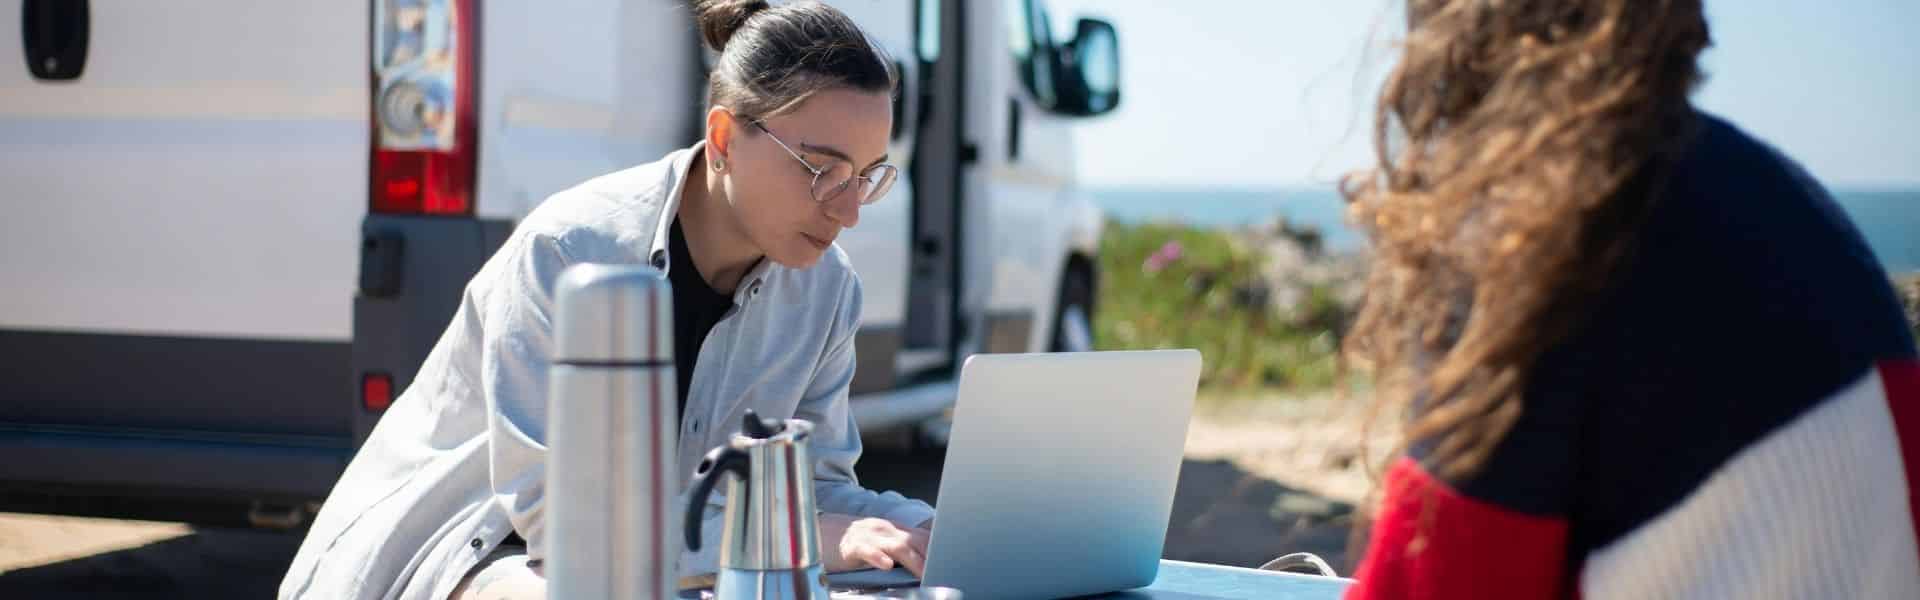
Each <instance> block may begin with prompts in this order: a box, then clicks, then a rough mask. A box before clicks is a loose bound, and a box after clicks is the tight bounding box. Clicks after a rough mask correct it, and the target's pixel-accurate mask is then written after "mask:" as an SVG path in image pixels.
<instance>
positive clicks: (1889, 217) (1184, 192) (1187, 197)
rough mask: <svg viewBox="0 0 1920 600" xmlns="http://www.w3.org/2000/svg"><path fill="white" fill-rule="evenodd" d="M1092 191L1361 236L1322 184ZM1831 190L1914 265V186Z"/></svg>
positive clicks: (1156, 215)
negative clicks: (1282, 220)
mask: <svg viewBox="0 0 1920 600" xmlns="http://www.w3.org/2000/svg"><path fill="white" fill-rule="evenodd" d="M1093 195H1094V200H1095V201H1096V202H1098V203H1099V204H1100V205H1101V207H1103V208H1105V209H1106V210H1107V216H1109V217H1111V218H1113V219H1116V220H1119V221H1122V222H1130V223H1137V222H1142V221H1154V220H1173V221H1180V222H1185V223H1190V224H1194V225H1202V226H1211V227H1219V226H1239V225H1251V224H1256V223H1262V222H1266V221H1269V220H1271V219H1274V218H1276V217H1283V218H1285V219H1287V221H1288V222H1290V223H1296V224H1304V225H1312V226H1315V227H1317V228H1319V229H1320V230H1321V231H1322V232H1324V233H1326V236H1327V237H1326V239H1327V243H1328V245H1329V246H1331V247H1333V248H1335V249H1352V248H1357V247H1359V246H1360V245H1362V244H1364V243H1365V240H1363V239H1362V238H1361V237H1360V235H1359V234H1358V233H1357V232H1355V231H1354V230H1353V229H1351V228H1349V227H1347V224H1346V208H1345V204H1344V203H1343V202H1342V201H1341V200H1340V195H1339V193H1338V192H1336V191H1334V190H1333V189H1332V188H1330V187H1329V188H1270V189H1261V188H1223V189H1207V188H1178V187H1168V188H1160V187H1117V188H1104V189H1096V190H1094V192H1093ZM1833 196H1834V201H1836V202H1838V203H1839V204H1840V206H1841V208H1843V209H1845V210H1846V211H1847V216H1848V217H1850V218H1852V219H1853V224H1854V226H1855V227H1857V228H1859V229H1860V233H1861V234H1862V235H1863V236H1865V237H1866V238H1867V244H1868V245H1869V246H1872V247H1873V252H1874V255H1875V256H1877V257H1879V259H1880V262H1881V264H1882V265H1885V266H1886V268H1887V270H1888V271H1889V272H1895V273H1905V272H1916V271H1920V189H1879V190H1867V189H1854V190H1848V189H1840V190H1835V191H1834V192H1833Z"/></svg>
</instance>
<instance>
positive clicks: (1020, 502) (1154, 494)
mask: <svg viewBox="0 0 1920 600" xmlns="http://www.w3.org/2000/svg"><path fill="white" fill-rule="evenodd" d="M1199 380H1200V353H1199V352H1197V351H1194V350H1156V351H1144V352H1081V353H1067V354H984V355H978V356H974V357H971V358H968V359H967V362H966V364H965V365H964V366H962V367H961V371H960V395H959V399H958V401H957V403H956V406H955V409H954V423H953V435H952V437H951V438H950V441H949V443H948V449H947V461H946V466H945V469H944V471H943V472H942V474H941V477H940V496H939V498H938V502H936V505H937V506H938V507H939V511H940V514H939V518H938V521H937V523H936V525H935V527H934V531H933V539H932V540H931V541H930V542H929V545H928V548H927V569H926V577H925V580H924V585H927V586H944V587H951V588H957V589H959V590H960V591H961V592H962V593H964V594H966V598H968V600H991V599H994V598H1057V597H1063V596H1079V595H1086V594H1097V593H1102V592H1111V591H1116V590H1124V589H1130V588H1136V587H1142V586H1146V585H1150V584H1152V583H1153V579H1154V576H1155V575H1156V574H1157V573H1158V572H1159V566H1160V552H1161V550H1162V546H1163V545H1164V544H1165V542H1166V533H1167V519H1168V517H1169V515H1170V514H1171V511H1172V509H1173V490H1174V485H1175V483H1176V482H1177V480H1178V479H1179V476H1180V458H1181V455H1182V453H1183V450H1184V449H1185V446H1186V440H1187V423H1188V421H1189V420H1190V419H1191V417H1192V414H1193V397H1194V392H1195V388H1196V386H1197V385H1198V384H1199ZM904 573H906V571H905V570H902V569H896V570H894V571H892V572H871V571H870V572H865V573H851V574H842V575H836V576H834V577H832V578H831V579H832V585H833V587H835V588H836V589H845V588H861V589H874V588H876V587H885V586H886V585H891V584H902V583H911V581H912V580H911V578H910V577H911V576H908V578H907V579H906V581H904V582H901V581H892V582H889V581H887V579H888V578H890V577H891V578H898V577H899V576H900V575H902V574H904Z"/></svg>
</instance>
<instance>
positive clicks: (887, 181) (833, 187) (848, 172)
mask: <svg viewBox="0 0 1920 600" xmlns="http://www.w3.org/2000/svg"><path fill="white" fill-rule="evenodd" d="M752 123H753V126H754V127H757V128H759V129H760V131H761V132H764V133H766V134H767V137H770V138H773V143H775V144H779V145H780V147H781V148H782V149H784V150H786V151H787V154H791V155H793V159H794V160H797V161H800V164H801V165H803V166H805V167H807V171H809V172H811V173H813V187H812V188H811V191H812V192H813V201H814V202H826V201H828V200H833V199H835V198H839V197H840V194H842V193H845V192H846V191H847V190H848V189H849V188H852V187H853V182H854V180H856V179H857V180H862V181H865V182H866V183H867V186H866V194H865V195H862V196H860V203H861V204H873V203H875V202H879V201H880V198H882V197H885V196H886V195H887V190H889V189H892V188H893V180H894V179H896V178H898V177H899V175H900V169H897V168H894V166H893V165H888V164H878V165H874V166H871V167H867V171H866V173H863V174H860V175H855V174H854V173H853V165H852V164H851V163H848V162H847V161H844V160H839V159H830V160H828V162H827V164H826V166H821V167H816V166H813V163H810V162H807V159H805V158H802V157H801V156H800V153H799V152H795V151H793V147H792V146H788V145H787V143H786V142H783V141H781V140H780V136H777V135H774V134H773V130H771V129H767V126H766V124H765V123H762V122H760V121H758V120H755V121H752Z"/></svg>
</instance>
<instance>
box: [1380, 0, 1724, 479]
mask: <svg viewBox="0 0 1920 600" xmlns="http://www.w3.org/2000/svg"><path fill="white" fill-rule="evenodd" d="M1407 10H1408V13H1407V14H1409V15H1411V16H1412V19H1411V27H1409V31H1408V33H1407V37H1406V40H1405V43H1404V47H1403V48H1402V53H1401V56H1400V57H1399V58H1400V60H1399V64H1398V65H1396V66H1395V68H1394V70H1393V72H1392V74H1391V75H1390V76H1389V78H1388V79H1387V82H1386V85H1385V87H1384V89H1383V91H1382V92H1381V96H1380V102H1379V106H1378V109H1377V113H1376V116H1375V123H1374V127H1375V137H1374V145H1375V148H1376V165H1375V166H1374V168H1373V169H1371V170H1369V171H1366V172H1362V173H1357V174H1355V175H1354V176H1351V177H1350V178H1349V179H1348V180H1347V181H1346V183H1345V184H1344V185H1343V191H1344V192H1345V193H1346V195H1347V197H1348V200H1349V206H1348V216H1349V219H1350V220H1351V221H1352V222H1353V223H1354V224H1356V225H1357V226H1359V227H1360V228H1362V229H1364V230H1366V231H1367V232H1368V233H1369V235H1370V237H1371V239H1372V244H1373V250H1374V252H1375V257H1374V261H1373V265H1372V270H1371V272H1370V273H1369V275H1368V280H1367V283H1366V294H1365V300H1364V301H1363V303H1362V305H1361V308H1360V312H1359V315H1358V316H1357V318H1356V322H1355V324H1354V327H1353V329H1352V331H1351V332H1350V334H1349V335H1348V336H1347V338H1346V339H1345V344H1344V345H1345V352H1344V355H1345V358H1346V359H1347V361H1348V362H1349V363H1351V364H1353V365H1355V366H1358V367H1362V368H1366V369H1369V370H1371V371H1373V373H1374V375H1375V393H1376V404H1375V407H1376V410H1377V412H1376V413H1375V415H1376V417H1377V418H1386V419H1401V420H1403V421H1404V422H1405V423H1406V430H1405V433H1404V438H1403V439H1404V441H1403V442H1402V443H1401V446H1400V451H1404V449H1405V448H1406V446H1407V444H1409V443H1419V444H1421V445H1422V447H1423V448H1431V451H1430V452H1427V453H1426V455H1425V456H1424V461H1425V464H1426V466H1427V467H1428V468H1429V469H1432V470H1433V471H1434V472H1435V473H1437V474H1439V475H1441V476H1442V477H1458V476H1464V475H1468V474H1471V473H1472V472H1474V471H1475V470H1477V469H1478V468H1479V467H1480V465H1481V464H1482V463H1483V462H1484V461H1485V459H1486V456H1487V455H1488V453H1489V452H1491V451H1492V449H1493V447H1494V446H1495V445H1496V444H1498V443H1499V442H1500V441H1501V440H1502V439H1503V438H1504V437H1505V436H1506V434H1507V432H1508V430H1509V429H1510V428H1511V427H1512V426H1513V423H1514V422H1515V420H1516V419H1518V418H1519V415H1520V411H1521V402H1520V398H1521V395H1522V394H1523V392H1524V390H1525V389H1526V386H1527V383H1528V376H1529V371H1530V369H1531V368H1532V367H1533V364H1534V362H1535V361H1536V360H1537V359H1538V358H1539V357H1540V356H1541V354H1542V353H1543V352H1544V351H1545V350H1546V349H1547V348H1549V347H1551V346H1553V345H1554V344H1556V343H1558V342H1560V341H1562V340H1563V339H1565V337H1566V336H1567V335H1568V334H1569V333H1570V331H1571V330H1573V329H1574V328H1576V327H1578V326H1579V324H1580V323H1582V322H1583V321H1584V319H1585V317H1586V314H1587V312H1588V309H1587V307H1588V305H1589V302H1590V300H1591V298H1592V297H1593V296H1594V295H1596V294H1598V293H1600V292H1601V291H1603V290H1604V287H1605V286H1606V285H1607V284H1608V282H1609V281H1610V280H1611V279H1613V274H1614V272H1615V271H1616V268H1617V267H1618V266H1620V264H1621V263H1622V262H1623V256H1625V255H1627V254H1628V253H1629V250H1630V249H1631V247H1632V245H1633V239H1634V232H1635V231H1636V230H1637V229H1638V223H1639V222H1640V217H1641V216H1643V215H1644V214H1645V213H1646V211H1647V210H1648V209H1649V208H1650V207H1651V206H1652V205H1653V203H1654V202H1655V196H1656V194H1655V191H1656V190H1658V188H1659V185H1658V177H1657V175H1658V172H1659V170H1660V169H1657V168H1653V167H1654V166H1656V165H1659V164H1663V163H1664V162H1665V160H1666V159H1665V158H1663V157H1667V156H1670V155H1672V154H1674V153H1675V152H1676V151H1677V148H1678V147H1679V145H1680V144H1681V143H1682V141H1683V140H1682V138H1683V137H1685V136H1686V134H1687V132H1688V131H1689V128H1690V126H1691V124H1692V123H1693V121H1694V118H1693V114H1694V113H1693V109H1692V107H1691V105H1690V103H1689V101H1688V95H1689V93H1690V92H1691V90H1692V88H1693V87H1694V85H1695V83H1696V82H1697V80H1698V79H1699V68H1698V66H1697V63H1696V59H1697V57H1698V56H1699V54H1700V52H1701V50H1702V49H1704V48H1706V47H1707V45H1708V44H1709V38H1708V33H1707V24H1706V20H1705V17H1704V16H1703V15H1702V11H1701V3H1700V0H1561V1H1555V0H1513V1H1506V2H1488V1H1485V0H1409V2H1408V6H1407Z"/></svg>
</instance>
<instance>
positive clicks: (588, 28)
mask: <svg viewBox="0 0 1920 600" xmlns="http://www.w3.org/2000/svg"><path fill="white" fill-rule="evenodd" d="M835 4H836V5H837V6H839V7H841V8H842V9H843V10H845V11H847V12H848V13H849V14H851V15H853V16H854V17H855V19H856V20H858V21H860V22H861V24H862V25H863V26H865V27H866V28H867V29H868V31H870V32H871V33H872V34H873V35H874V36H875V37H876V38H877V39H878V40H879V41H881V42H882V43H883V44H884V45H885V46H886V47H887V48H888V49H889V50H890V51H891V52H892V53H893V54H894V56H895V57H896V58H897V59H898V61H899V63H900V67H901V70H902V73H903V77H902V87H901V93H900V95H899V99H898V101H897V102H896V119H895V120H896V129H895V133H894V147H893V148H892V149H891V153H892V155H893V156H896V157H905V158H903V159H901V160H900V161H899V162H900V163H901V164H903V166H905V167H906V171H905V172H904V173H903V176H904V178H905V179H906V182H905V185H901V186H898V187H896V188H895V189H894V192H893V193H892V194H891V195H890V196H889V197H888V198H887V199H886V200H885V201H883V202H880V203H878V204H875V205H873V206H870V207H866V208H865V209H863V211H862V215H861V223H860V227H858V228H857V229H853V230H849V231H847V232H845V233H844V234H843V235H842V236H841V238H840V244H841V245H842V246H843V247H844V248H845V249H846V251H847V253H848V254H849V255H850V256H852V257H853V260H854V262H855V264H856V268H857V269H858V270H859V272H860V274H861V276H862V278H863V280H864V282H865V290H866V297H865V298H864V306H865V321H864V324H863V326H862V328H861V330H860V334H859V338H858V341H857V344H858V356H859V361H860V363H859V375H858V377H857V379H856V380H855V382H854V386H855V389H854V393H855V397H854V398H853V400H852V404H853V408H854V410H855V413H856V415H857V418H858V419H859V420H860V423H861V426H862V428H863V429H867V430H879V429H888V428H897V427H903V426H910V425H913V424H916V423H919V422H922V421H925V420H927V419H928V418H930V417H934V416H937V415H938V414H940V413H941V412H942V411H944V410H945V409H946V408H948V407H949V406H951V404H952V402H953V396H954V389H953V377H954V374H955V372H956V366H957V365H958V364H959V362H960V360H961V359H963V358H964V357H965V356H966V355H968V354H971V353H975V352H1008V351H1021V352H1025V351H1043V350H1049V349H1062V348H1084V347H1086V346H1088V345H1089V344H1090V334H1089V328H1088V318H1089V317H1088V316H1089V314H1090V313H1091V311H1092V309H1093V301H1094V293H1093V292H1094V289H1095V283H1096V277H1097V273H1096V272H1095V267H1094V265H1095V260H1094V257H1095V252H1096V251H1097V247H1098V238H1099V234H1100V227H1101V221H1102V217H1101V215H1100V213H1099V212H1098V211H1097V210H1096V209H1095V208H1094V207H1093V205H1092V204H1091V203H1090V201H1089V200H1088V198H1087V197H1086V195H1085V194H1084V192H1083V190H1081V189H1079V188H1077V187H1076V186H1075V184H1074V178H1073V172H1074V160H1075V158H1074V154H1073V142H1072V138H1071V137H1070V136H1069V131H1068V130H1069V128H1070V127H1072V126H1073V124H1074V122H1075V120H1076V119H1077V118H1080V117H1086V116H1091V115H1098V114H1101V113H1105V112H1107V111H1110V110H1112V109H1113V108H1114V107H1115V106H1116V105H1117V103H1118V100H1119V93H1118V72H1119V71H1118V55H1117V45H1116V44H1115V38H1114V35H1115V34H1114V31H1113V28H1112V27H1111V26H1110V25H1108V24H1106V23H1104V22H1101V21H1098V20H1090V19H1088V20H1081V21H1079V22H1078V28H1077V30H1076V36H1075V38H1074V39H1072V40H1070V41H1066V42H1056V41H1055V40H1054V39H1053V38H1052V35H1051V34H1052V28H1051V25H1050V23H1049V21H1048V15H1047V12H1046V9H1045V6H1044V5H1043V2H1042V0H989V1H976V2H963V1H961V0H838V1H836V2H835ZM0 15H20V16H21V18H22V23H21V24H20V26H19V27H12V26H8V27H0V182H4V183H0V194H4V196H5V199H6V208H7V217H6V218H5V219H4V220H0V257H4V258H0V282H4V285H5V287H6V289H7V291H6V292H5V293H0V456H4V457H6V459H5V460H0V511H4V510H12V511H34V512H61V513H74V514H99V515H108V516H130V517H144V518H157V519H174V520H190V521H198V522H214V523H219V522H238V521H239V520H240V518H241V517H242V516H248V517H250V520H251V522H254V523H256V524H273V523H277V524H282V525H286V524H292V523H296V522H297V519H298V517H299V515H300V514H301V511H302V510H303V509H302V508H301V507H303V506H305V505H306V504H307V503H309V502H312V501H315V500H318V499H321V498H323V497H324V496H325V495H326V493H327V491H328V490H329V489H330V488H331V486H332V485H333V481H334V479H335V478H336V477H338V475H339V474H340V471H341V470H342V469H343V468H344V467H345V465H346V463H347V460H348V459H349V458H350V457H351V455H352V453H353V452H354V449H355V448H356V447H357V446H358V444H359V443H360V441H361V440H363V439H364V438H365V436H366V434H367V432H368V431H369V430H370V429H371V428H372V427H373V425H374V423H375V422H376V421H377V420H378V419H379V417H380V414H381V412H382V411H383V410H384V409H385V408H386V406H387V405H388V404H389V403H390V402H391V401H392V399H393V398H395V397H397V396H398V393H399V391H400V390H401V389H403V388H404V387H405V386H407V385H408V384H409V383H410V380H411V378H412V376H413V373H414V371H415V370H416V368H417V367H418V366H419V364H420V362H421V361H422V360H423V359H424V358H425V356H426V354H427V351H428V350H429V349H430V348H431V347H432V345H433V343H434V342H435V341H436V340H437V339H438V337H439V335H440V333H441V332H442V331H443V330H444V329H445V327H446V325H447V319H448V318H449V317H450V316H451V314H452V311H453V308H454V307H455V306H456V305H457V303H458V300H459V296H460V294H461V292H462V288H463V286H464V285H465V284H466V281H467V279H468V278H469V277H471V276H472V274H473V273H474V271H476V270H477V269H478V268H479V266H480V264H481V262H482V261H484V260H485V259H486V258H487V257H488V256H489V255H490V254H491V253H492V252H493V250H494V249H495V248H496V247H498V246H499V244H500V243H501V242H502V241H503V240H504V239H505V238H506V236H507V234H508V233H509V232H510V231H511V230H512V228H513V226H514V223H515V222H516V220H517V219H519V218H520V217H521V216H523V215H525V214H527V212H528V211H529V210H531V209H532V208H533V206H534V205H535V204H537V203H538V202H540V201H541V200H542V199H543V198H545V197H546V196H548V195H549V194H552V193H554V192H556V191H559V190H561V189H565V188H566V187H569V186H571V185H573V184H575V183H577V182H580V181H583V180H585V179H587V178H589V177H592V176H594V175H597V174H601V173H606V172H610V171H614V170H618V169H621V168H624V167H628V166H631V165H634V164H640V163H644V162H647V161H651V160H653V159H655V158H657V157H659V156H661V155H663V154H665V153H666V152H668V151H669V150H672V149H674V148H678V147H683V146H686V145H688V144H690V143H691V142H692V141H694V140H696V139H698V136H699V125H700V120H699V117H700V114H701V110H700V109H701V108H702V105H703V100H702V97H701V96H702V94H703V92H704V89H705V84H704V79H703V71H704V69H703V66H702V65H703V61H704V60H706V53H705V52H704V51H702V50H701V49H700V45H699V43H698V40H697V39H696V37H695V32H694V27H693V21H692V16H691V14H690V13H689V12H688V11H687V9H686V8H685V6H684V3H681V2H670V1H666V0H645V1H643V0H565V1H554V0H548V1H540V2H535V1H532V0H517V1H516V0H371V1H370V2H341V1H327V2H307V1H298V0H191V1H182V2H149V1H144V0H100V1H93V2H89V1H86V0H0Z"/></svg>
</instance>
